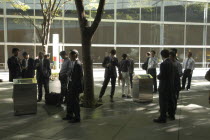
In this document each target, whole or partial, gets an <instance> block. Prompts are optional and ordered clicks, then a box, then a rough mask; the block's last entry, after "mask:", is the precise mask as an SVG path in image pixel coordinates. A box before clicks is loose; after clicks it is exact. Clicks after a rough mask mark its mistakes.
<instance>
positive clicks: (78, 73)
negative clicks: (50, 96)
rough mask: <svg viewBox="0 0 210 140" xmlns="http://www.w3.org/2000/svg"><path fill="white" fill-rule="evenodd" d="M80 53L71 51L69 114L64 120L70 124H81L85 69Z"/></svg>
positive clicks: (68, 95)
mask: <svg viewBox="0 0 210 140" xmlns="http://www.w3.org/2000/svg"><path fill="white" fill-rule="evenodd" d="M78 55H79V53H78V51H77V50H75V49H74V50H71V52H70V59H71V71H72V72H71V74H70V77H69V84H68V94H67V114H66V117H64V118H63V120H69V122H70V123H78V122H80V106H79V94H80V93H82V92H83V69H82V64H81V62H80V61H79V59H78Z"/></svg>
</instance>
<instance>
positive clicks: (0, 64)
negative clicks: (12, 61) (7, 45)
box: [0, 45, 5, 69]
mask: <svg viewBox="0 0 210 140" xmlns="http://www.w3.org/2000/svg"><path fill="white" fill-rule="evenodd" d="M4 65H5V55H4V46H2V45H0V69H4Z"/></svg>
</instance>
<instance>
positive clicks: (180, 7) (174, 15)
mask: <svg viewBox="0 0 210 140" xmlns="http://www.w3.org/2000/svg"><path fill="white" fill-rule="evenodd" d="M164 6H165V10H164V16H165V17H164V20H165V21H175V22H176V21H177V22H184V21H185V2H180V1H176V0H172V1H164Z"/></svg>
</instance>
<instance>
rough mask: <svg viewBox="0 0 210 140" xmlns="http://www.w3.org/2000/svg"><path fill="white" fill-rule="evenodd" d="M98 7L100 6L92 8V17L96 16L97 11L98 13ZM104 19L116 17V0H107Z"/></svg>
mask: <svg viewBox="0 0 210 140" xmlns="http://www.w3.org/2000/svg"><path fill="white" fill-rule="evenodd" d="M97 4H98V2H97ZM97 4H96V5H97ZM93 6H94V5H93ZM89 7H90V8H91V6H89ZM97 8H98V7H92V8H91V17H92V18H95V16H96V13H97ZM102 19H114V0H112V1H111V0H110V1H106V4H105V6H104V12H103V16H102Z"/></svg>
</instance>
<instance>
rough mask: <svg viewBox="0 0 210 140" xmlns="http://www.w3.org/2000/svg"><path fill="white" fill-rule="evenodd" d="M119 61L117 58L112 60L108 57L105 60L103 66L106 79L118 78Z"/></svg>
mask: <svg viewBox="0 0 210 140" xmlns="http://www.w3.org/2000/svg"><path fill="white" fill-rule="evenodd" d="M109 63H110V64H111V65H110V66H107V64H109ZM118 65H119V64H118V59H117V58H116V57H114V58H111V57H110V56H107V57H105V58H104V61H103V63H102V66H103V67H104V68H105V75H104V77H105V78H107V77H114V78H116V77H117V70H116V67H118Z"/></svg>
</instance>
